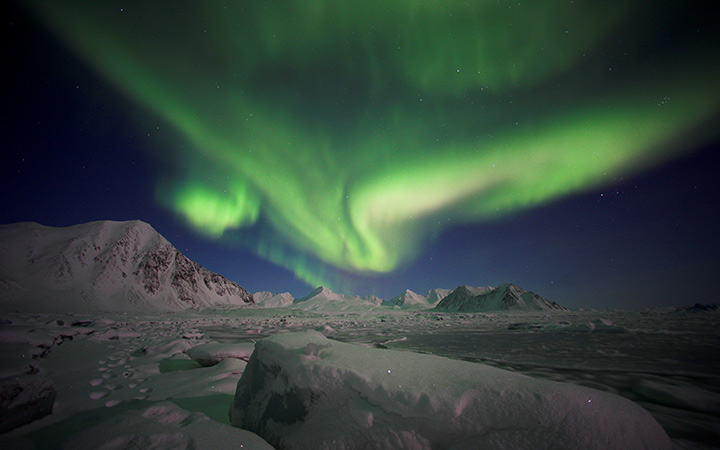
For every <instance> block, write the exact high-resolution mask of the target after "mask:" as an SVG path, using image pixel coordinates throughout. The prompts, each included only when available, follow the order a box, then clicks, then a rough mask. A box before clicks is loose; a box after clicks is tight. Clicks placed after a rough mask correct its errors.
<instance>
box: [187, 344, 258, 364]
mask: <svg viewBox="0 0 720 450" xmlns="http://www.w3.org/2000/svg"><path fill="white" fill-rule="evenodd" d="M254 349H255V344H253V343H242V344H219V343H217V342H213V343H208V344H201V345H198V346H196V347H192V348H189V349H187V350H185V353H186V354H187V355H188V356H189V357H190V358H191V359H192V360H193V361H196V362H197V363H198V364H200V365H201V366H205V367H210V366H214V365H215V364H217V363H219V362H220V361H222V360H224V359H228V358H234V359H241V360H243V361H247V360H249V359H250V355H252V352H253V350H254Z"/></svg>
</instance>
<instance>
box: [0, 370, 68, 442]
mask: <svg viewBox="0 0 720 450" xmlns="http://www.w3.org/2000/svg"><path fill="white" fill-rule="evenodd" d="M56 395H57V393H56V392H55V386H54V384H53V382H52V381H50V380H49V379H47V378H43V377H41V376H38V375H23V376H18V377H10V378H3V379H2V380H0V433H4V432H6V431H10V430H12V429H14V428H17V427H19V426H22V425H25V424H28V423H30V422H32V421H34V420H37V419H40V418H42V417H45V416H47V415H48V414H51V413H52V410H53V405H54V404H55V396H56Z"/></svg>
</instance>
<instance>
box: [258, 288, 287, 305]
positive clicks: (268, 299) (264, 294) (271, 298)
mask: <svg viewBox="0 0 720 450" xmlns="http://www.w3.org/2000/svg"><path fill="white" fill-rule="evenodd" d="M253 299H254V300H255V304H256V305H258V306H260V307H262V308H284V307H286V306H290V305H292V303H293V301H295V298H294V297H293V296H292V294H290V293H289V292H283V293H280V294H273V293H272V292H268V291H260V292H256V293H254V294H253Z"/></svg>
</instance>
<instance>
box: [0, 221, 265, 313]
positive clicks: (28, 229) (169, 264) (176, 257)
mask: <svg viewBox="0 0 720 450" xmlns="http://www.w3.org/2000/svg"><path fill="white" fill-rule="evenodd" d="M247 305H253V297H252V294H250V293H249V292H247V291H246V290H245V289H243V288H242V287H240V286H239V285H238V284H237V283H235V282H232V281H230V280H228V279H226V278H225V277H223V276H222V275H218V274H217V273H213V272H210V271H209V270H207V269H205V268H203V267H201V266H200V265H199V264H198V263H196V262H193V261H190V260H189V259H188V258H187V257H185V255H183V254H182V253H180V252H179V251H178V250H177V249H176V248H175V247H173V245H172V244H170V242H168V241H167V240H166V239H165V238H164V237H163V236H161V235H160V234H159V233H158V232H157V231H155V230H154V229H153V228H152V227H151V226H150V225H148V224H147V223H145V222H141V221H139V220H135V221H128V222H113V221H98V222H90V223H85V224H80V225H75V226H71V227H65V228H54V227H46V226H43V225H40V224H37V223H31V222H23V223H16V224H10V225H0V309H3V310H22V311H179V310H184V309H187V308H207V307H237V306H247Z"/></svg>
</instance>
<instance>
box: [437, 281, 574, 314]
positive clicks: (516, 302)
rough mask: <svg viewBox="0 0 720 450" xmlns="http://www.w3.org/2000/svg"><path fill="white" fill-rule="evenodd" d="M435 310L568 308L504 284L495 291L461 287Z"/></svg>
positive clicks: (473, 310)
mask: <svg viewBox="0 0 720 450" xmlns="http://www.w3.org/2000/svg"><path fill="white" fill-rule="evenodd" d="M435 310H437V311H463V312H475V311H478V312H489V311H546V310H562V311H565V310H567V308H564V307H562V306H560V305H558V304H557V303H555V302H551V301H549V300H546V299H544V298H542V297H540V296H539V295H538V294H536V293H534V292H530V291H526V290H524V289H522V288H520V287H518V286H515V285H513V284H503V285H500V286H498V287H497V288H495V289H492V288H472V287H469V286H460V287H458V288H457V289H455V290H454V291H452V292H451V293H450V294H449V295H448V296H447V297H445V298H444V299H442V300H441V301H440V303H438V304H437V306H436V307H435Z"/></svg>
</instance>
